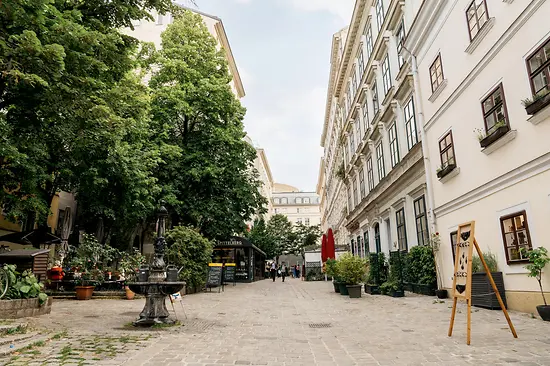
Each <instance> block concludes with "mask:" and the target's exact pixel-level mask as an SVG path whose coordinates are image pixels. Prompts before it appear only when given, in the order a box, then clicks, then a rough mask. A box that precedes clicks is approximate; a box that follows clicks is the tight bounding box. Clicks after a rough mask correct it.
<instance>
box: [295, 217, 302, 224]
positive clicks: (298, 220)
mask: <svg viewBox="0 0 550 366" xmlns="http://www.w3.org/2000/svg"><path fill="white" fill-rule="evenodd" d="M296 223H297V224H298V225H301V224H302V218H301V217H298V218H297V219H296Z"/></svg>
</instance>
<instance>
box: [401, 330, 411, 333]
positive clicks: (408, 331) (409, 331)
mask: <svg viewBox="0 0 550 366" xmlns="http://www.w3.org/2000/svg"><path fill="white" fill-rule="evenodd" d="M401 330H402V331H403V332H405V333H412V332H414V330H412V329H401Z"/></svg>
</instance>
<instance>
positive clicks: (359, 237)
mask: <svg viewBox="0 0 550 366" xmlns="http://www.w3.org/2000/svg"><path fill="white" fill-rule="evenodd" d="M357 254H358V255H359V257H362V256H363V243H361V235H357Z"/></svg>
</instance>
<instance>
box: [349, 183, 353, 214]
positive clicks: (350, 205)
mask: <svg viewBox="0 0 550 366" xmlns="http://www.w3.org/2000/svg"><path fill="white" fill-rule="evenodd" d="M348 208H349V211H350V212H351V210H353V200H352V199H351V187H350V188H348Z"/></svg>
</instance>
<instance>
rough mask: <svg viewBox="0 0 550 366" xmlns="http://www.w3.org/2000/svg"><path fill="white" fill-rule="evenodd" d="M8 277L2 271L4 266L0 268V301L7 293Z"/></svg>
mask: <svg viewBox="0 0 550 366" xmlns="http://www.w3.org/2000/svg"><path fill="white" fill-rule="evenodd" d="M8 285H9V277H8V272H7V271H6V270H5V269H4V266H0V299H1V298H3V297H4V296H5V295H6V292H8Z"/></svg>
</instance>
